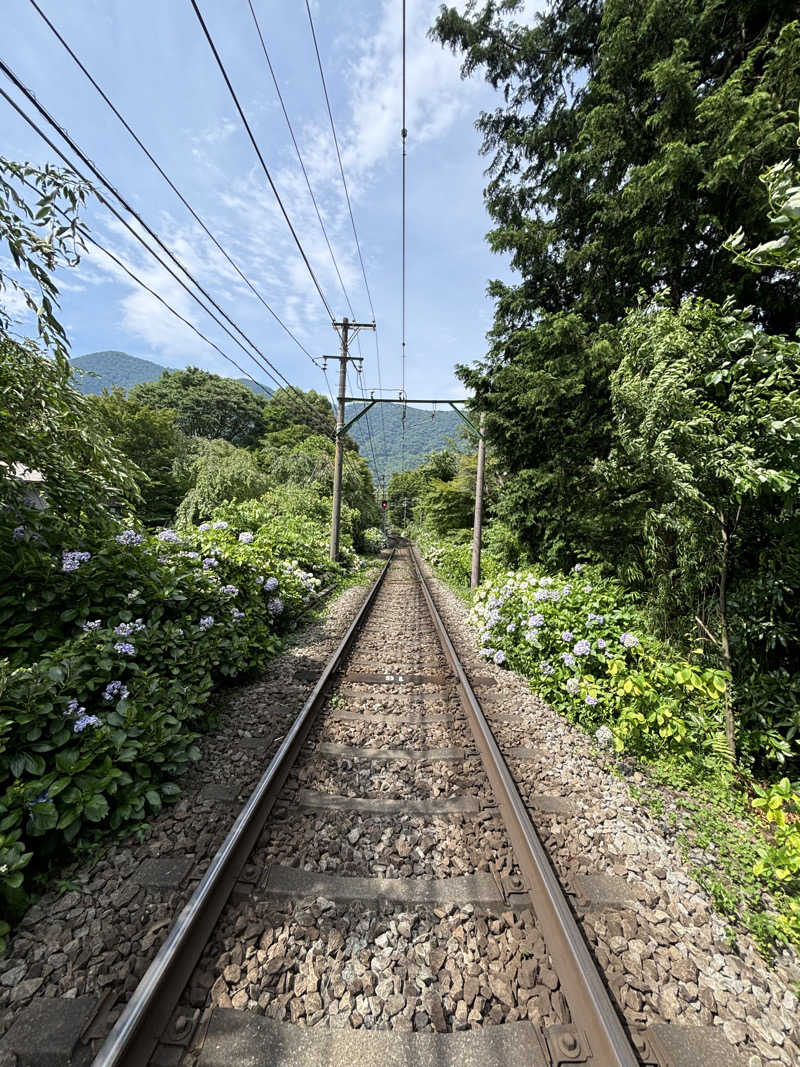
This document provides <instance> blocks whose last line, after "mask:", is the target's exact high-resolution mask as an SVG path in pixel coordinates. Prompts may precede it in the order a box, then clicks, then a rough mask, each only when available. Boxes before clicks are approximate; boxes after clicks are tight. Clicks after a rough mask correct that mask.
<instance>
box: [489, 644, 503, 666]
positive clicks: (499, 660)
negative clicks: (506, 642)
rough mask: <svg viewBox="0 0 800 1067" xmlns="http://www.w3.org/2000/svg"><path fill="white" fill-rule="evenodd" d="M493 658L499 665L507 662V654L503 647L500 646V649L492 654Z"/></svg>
mask: <svg viewBox="0 0 800 1067" xmlns="http://www.w3.org/2000/svg"><path fill="white" fill-rule="evenodd" d="M492 659H493V660H494V662H495V663H496V664H497V666H498V667H499V666H500V664H501V663H505V661H506V654H505V652H504V651H503V650H502V648H498V650H497V651H496V652H495V654H494V655H493V656H492Z"/></svg>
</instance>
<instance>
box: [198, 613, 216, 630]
mask: <svg viewBox="0 0 800 1067" xmlns="http://www.w3.org/2000/svg"><path fill="white" fill-rule="evenodd" d="M197 625H198V626H199V627H200V629H201V630H208V629H209V627H211V626H213V625H214V616H213V615H204V616H203V617H202V618H201V620H200V622H199V623H198V624H197Z"/></svg>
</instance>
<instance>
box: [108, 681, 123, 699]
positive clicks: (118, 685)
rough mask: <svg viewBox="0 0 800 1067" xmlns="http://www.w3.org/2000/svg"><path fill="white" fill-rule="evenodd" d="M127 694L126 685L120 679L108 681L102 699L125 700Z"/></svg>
mask: <svg viewBox="0 0 800 1067" xmlns="http://www.w3.org/2000/svg"><path fill="white" fill-rule="evenodd" d="M129 696H130V693H129V691H128V687H127V686H126V685H123V684H122V682H120V681H116V682H109V683H108V685H107V686H106V687H105V689H104V690H103V700H114V699H118V700H127V699H128V697H129Z"/></svg>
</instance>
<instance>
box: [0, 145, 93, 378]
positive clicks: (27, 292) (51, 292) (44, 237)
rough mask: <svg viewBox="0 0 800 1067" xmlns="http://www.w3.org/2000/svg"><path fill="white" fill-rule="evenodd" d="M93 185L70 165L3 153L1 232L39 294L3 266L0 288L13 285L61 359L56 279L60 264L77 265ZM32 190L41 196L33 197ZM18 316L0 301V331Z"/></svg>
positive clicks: (63, 346) (19, 269)
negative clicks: (41, 163)
mask: <svg viewBox="0 0 800 1067" xmlns="http://www.w3.org/2000/svg"><path fill="white" fill-rule="evenodd" d="M91 190H92V187H91V186H90V185H88V184H87V183H86V182H83V181H81V179H79V178H78V177H77V176H76V175H74V174H72V173H71V172H70V171H66V170H58V169H57V168H55V167H50V166H46V167H44V168H43V169H39V168H37V167H31V166H29V165H28V164H25V163H12V162H11V161H10V160H7V159H3V158H1V157H0V236H2V239H3V241H4V242H5V244H6V245H7V247H8V251H9V254H10V256H11V259H12V260H13V262H14V266H15V267H16V269H17V272H18V274H21V275H22V278H24V276H25V275H26V274H27V275H28V276H29V277H30V278H31V279H32V280H33V282H34V283H35V285H36V287H37V289H38V297H37V296H36V295H35V294H34V292H33V291H32V290H31V288H30V285H29V284H28V283H26V282H24V281H23V280H22V279H21V278H20V277H19V276H18V274H14V273H11V274H10V273H9V272H8V271H7V270H5V271H4V270H3V269H2V266H0V293H3V292H4V291H5V290H8V289H11V290H12V291H14V292H16V293H17V294H19V295H20V296H21V297H22V299H23V301H24V303H25V304H26V306H27V307H28V308H29V309H30V310H31V311H32V312H33V313H34V314H35V315H36V324H37V328H38V331H39V337H40V338H41V341H42V344H43V345H44V346H45V348H48V347H49V348H51V349H52V351H53V352H54V353H55V355H56V357H57V358H59V359H64V360H66V357H67V349H68V343H67V336H66V334H65V332H64V328H63V326H62V325H61V323H60V322H59V321H58V319H57V318H56V314H55V309H56V308H57V307H58V288H57V287H56V284H55V282H54V280H53V272H54V271H55V270H56V268H57V267H60V266H70V267H74V266H76V265H77V263H78V261H79V259H80V251H81V249H82V247H83V245H82V241H81V237H80V220H79V218H78V213H77V212H78V208H79V207H80V206H82V205H83V204H84V203H85V201H86V196H87V194H88V193H89V192H91ZM31 193H32V194H33V196H34V197H36V199H35V201H34V203H33V204H32V203H31V199H32V197H31ZM13 319H14V316H13V314H12V313H11V312H9V310H8V309H7V308H6V307H3V306H2V305H0V333H3V334H7V333H8V332H9V330H10V328H11V323H12V321H13Z"/></svg>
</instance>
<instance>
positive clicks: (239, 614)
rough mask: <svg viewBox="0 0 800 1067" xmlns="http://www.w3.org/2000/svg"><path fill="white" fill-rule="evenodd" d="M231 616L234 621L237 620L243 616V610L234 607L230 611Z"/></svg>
mask: <svg viewBox="0 0 800 1067" xmlns="http://www.w3.org/2000/svg"><path fill="white" fill-rule="evenodd" d="M231 618H232V619H234V620H236V621H238V620H239V619H243V618H244V612H243V611H239V610H238V609H237V608H234V609H233V610H232V611H231Z"/></svg>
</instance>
